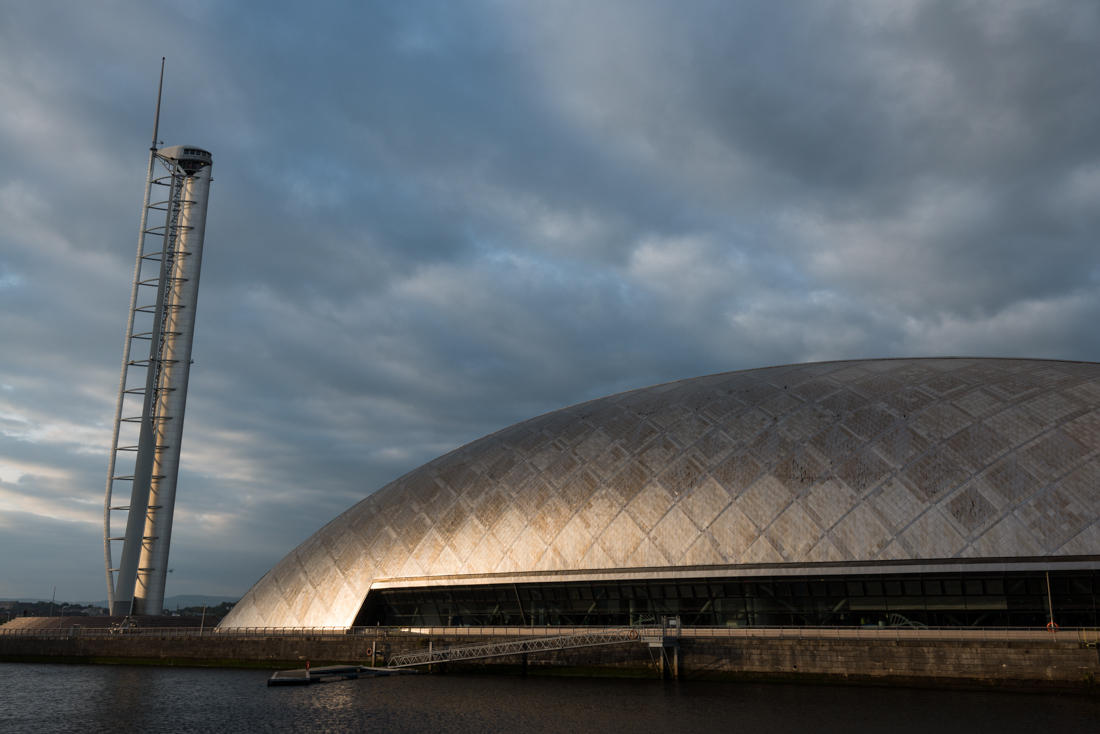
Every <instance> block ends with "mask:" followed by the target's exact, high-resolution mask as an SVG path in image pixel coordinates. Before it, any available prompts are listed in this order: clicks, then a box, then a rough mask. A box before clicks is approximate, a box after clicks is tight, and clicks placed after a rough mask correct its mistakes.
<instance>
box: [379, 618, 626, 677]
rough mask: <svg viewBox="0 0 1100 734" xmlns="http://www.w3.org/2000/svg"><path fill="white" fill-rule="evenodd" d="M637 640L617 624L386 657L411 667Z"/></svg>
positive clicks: (394, 664) (396, 664)
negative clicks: (559, 635) (560, 634)
mask: <svg viewBox="0 0 1100 734" xmlns="http://www.w3.org/2000/svg"><path fill="white" fill-rule="evenodd" d="M639 639H640V638H639V636H638V630H636V629H634V628H633V627H620V628H614V629H605V630H599V631H595V632H585V633H583V634H577V635H565V636H562V637H533V638H532V637H529V638H527V639H524V640H512V641H508V642H489V643H486V644H484V645H467V646H464V647H449V648H443V649H441V650H435V649H432V648H430V647H429V648H428V649H427V650H425V651H422V652H421V651H418V652H407V653H402V654H399V655H393V656H392V657H391V658H390V663H389V667H391V668H411V667H413V666H416V665H430V664H432V663H447V662H458V661H465V660H484V659H485V658H501V657H506V656H508V655H524V654H528V653H540V652H554V651H557V650H572V649H575V648H579V647H597V646H599V645H618V644H621V643H625V642H638V641H639ZM429 644H430V643H429Z"/></svg>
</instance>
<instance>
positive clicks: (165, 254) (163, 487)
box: [103, 60, 212, 615]
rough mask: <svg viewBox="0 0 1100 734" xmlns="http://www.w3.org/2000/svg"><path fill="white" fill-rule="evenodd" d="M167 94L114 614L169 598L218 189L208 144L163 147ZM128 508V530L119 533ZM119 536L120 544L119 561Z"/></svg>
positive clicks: (138, 274) (111, 489) (135, 346)
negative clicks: (195, 347) (206, 241)
mask: <svg viewBox="0 0 1100 734" xmlns="http://www.w3.org/2000/svg"><path fill="white" fill-rule="evenodd" d="M163 81H164V64H163V60H162V61H161V86H163ZM160 96H161V95H160V90H159V89H158V91H157V112H156V117H155V120H154V123H153V143H152V146H151V147H150V149H149V150H150V153H149V172H148V175H147V177H146V185H145V202H144V205H143V207H142V211H141V226H140V228H139V235H138V248H137V258H136V262H135V264H134V283H133V288H132V290H131V293H130V312H129V319H128V322H127V326H126V340H125V344H124V347H123V352H122V376H121V378H120V380H119V391H118V402H117V403H116V408H115V422H114V432H113V436H112V439H111V453H110V459H109V461H108V469H107V491H106V496H105V499H104V508H103V550H104V561H105V568H106V573H107V596H108V600H109V603H110V607H111V614H113V615H125V614H144V615H158V614H161V612H162V608H163V604H164V583H165V579H166V577H167V573H168V546H169V543H170V541H171V538H172V514H173V508H174V505H175V498H176V477H177V474H178V472H179V459H180V443H181V439H182V437H183V418H184V408H185V406H186V403H187V378H188V372H189V369H190V366H191V342H192V338H193V336H194V331H195V307H196V305H197V303H198V293H199V270H200V268H201V266H202V247H203V235H204V232H205V229H206V206H207V200H208V197H209V194H210V181H211V171H212V169H211V163H212V159H211V156H210V153H209V152H207V151H206V150H204V149H202V148H199V147H196V146H191V145H176V146H173V147H170V148H162V149H158V148H157V145H158V143H157V133H158V128H159V126H160ZM131 462H132V463H131ZM116 484H121V485H123V486H125V485H129V501H128V502H126V501H125V500H123V501H118V500H120V499H122V498H121V497H118V496H117V495H119V494H121V495H123V496H125V490H121V491H119V492H116V491H115V489H116ZM122 514H124V515H125V528H126V529H125V532H124V534H122V535H112V530H111V527H112V520H115V524H116V525H118V526H121V524H122V517H121V515H122ZM112 543H121V544H122V548H121V551H120V554H119V560H118V565H117V566H115V565H114V563H113V561H112V559H113V557H114V553H112Z"/></svg>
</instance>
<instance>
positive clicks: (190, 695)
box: [0, 663, 1100, 734]
mask: <svg viewBox="0 0 1100 734" xmlns="http://www.w3.org/2000/svg"><path fill="white" fill-rule="evenodd" d="M0 675H3V680H4V681H5V687H4V688H3V689H2V690H0V730H2V731H4V732H5V734H11V733H21V732H35V734H41V732H45V731H50V732H53V731H73V732H77V731H79V732H93V733H94V732H114V731H143V732H192V731H193V732H209V731H215V730H216V731H219V732H252V731H271V732H284V731H288V732H289V731H310V732H352V731H355V732H359V731H364V730H370V731H384V732H398V733H400V732H424V731H431V732H433V734H436V733H438V734H447V733H448V732H470V731H478V732H508V734H517V733H520V734H522V733H525V732H560V731H589V730H595V731H598V732H600V734H613V733H614V732H631V733H632V734H636V733H637V732H642V731H654V730H659V729H665V728H667V729H668V730H669V731H675V732H677V734H681V733H689V734H690V733H691V732H714V731H730V730H731V729H736V730H740V731H752V730H766V731H768V732H786V731H792V732H793V731H798V732H806V731H820V732H846V733H850V732H854V731H886V730H888V731H891V732H900V733H902V734H905V733H906V732H914V734H916V733H918V732H919V734H927V732H928V731H929V728H930V727H932V728H934V729H935V731H937V732H944V733H945V734H951V733H952V732H967V733H968V734H973V732H983V731H996V732H998V733H999V734H1011V733H1012V732H1029V733H1030V732H1035V731H1042V730H1048V729H1051V728H1052V727H1058V728H1059V729H1062V730H1066V731H1090V730H1094V729H1095V725H1096V721H1097V720H1098V717H1100V701H1098V700H1096V699H1095V698H1090V697H1078V696H1057V695H1038V694H1032V695H1023V694H1004V693H986V692H966V691H933V690H919V689H914V690H908V689H888V688H856V687H836V686H794V685H751V684H737V683H713V682H698V681H687V682H680V683H676V682H662V681H657V680H611V679H582V678H541V677H531V678H518V677H498V676H473V675H468V676H458V675H448V676H415V677H414V676H407V677H399V678H380V679H364V680H358V681H344V682H338V683H331V684H324V685H314V686H310V687H306V688H268V687H267V686H266V680H267V677H268V675H269V672H267V671H248V670H206V669H197V668H191V669H175V668H154V667H136V666H84V665H72V666H64V665H24V664H15V663H4V664H0Z"/></svg>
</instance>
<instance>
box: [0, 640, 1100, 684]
mask: <svg viewBox="0 0 1100 734" xmlns="http://www.w3.org/2000/svg"><path fill="white" fill-rule="evenodd" d="M489 641H491V640H490V638H476V637H465V636H463V637H447V636H436V637H433V638H432V645H433V648H434V649H436V650H439V649H442V648H446V647H460V646H466V645H475V644H479V643H483V642H489ZM426 647H427V640H426V638H424V637H412V636H402V635H393V636H377V637H376V636H373V635H328V636H316V637H309V636H303V637H247V638H231V637H221V636H218V637H156V636H151V635H148V634H145V635H142V636H133V637H130V636H126V635H114V636H107V637H104V636H98V637H97V636H82V635H75V636H70V637H60V638H55V639H44V638H35V637H23V636H16V635H0V661H57V662H118V663H124V662H129V663H153V664H165V665H233V666H252V667H270V668H278V667H303V666H304V663H305V661H310V662H311V664H312V665H314V666H316V665H321V664H325V663H358V664H372V663H373V664H376V665H384V664H385V663H386V661H387V660H388V659H389V656H390V655H394V654H397V653H400V652H408V651H415V650H424V649H426ZM661 656H662V652H661V650H660V649H654V650H651V649H650V648H648V647H647V646H646V645H645V644H641V643H637V642H633V643H625V644H619V645H608V646H603V647H593V648H580V649H574V650H559V651H556V652H552V653H540V654H533V653H532V654H530V655H528V656H527V657H528V659H527V661H526V666H524V665H523V663H524V661H523V659H522V656H519V655H516V656H512V657H504V658H494V659H490V660H482V661H476V662H470V663H463V664H456V663H449V664H448V666H449V670H451V671H456V672H457V671H462V670H475V669H476V670H485V671H499V672H517V671H519V670H521V669H526V670H527V671H528V672H530V673H533V674H534V673H547V674H580V675H631V676H654V677H656V676H657V675H660V674H661V673H660V671H661V663H660V661H661ZM664 667H665V670H666V671H668V672H675V673H676V674H678V675H679V677H681V678H684V679H688V680H691V679H731V680H733V679H740V680H777V681H789V682H823V683H824V682H835V683H872V684H884V685H927V686H949V687H974V688H1011V689H1024V690H1064V691H1078V692H1082V693H1086V692H1087V693H1100V652H1098V648H1097V647H1096V646H1094V645H1089V644H1086V643H1084V642H1081V641H1056V640H1051V641H1042V642H1037V641H1027V642H1019V641H991V640H985V641H977V640H974V641H942V640H940V641H937V640H932V641H924V640H900V641H895V640H873V641H872V640H843V639H840V640H825V639H803V640H799V639H760V638H741V639H736V638H734V639H728V638H727V639H690V638H685V639H682V640H681V641H680V643H679V653H678V654H676V653H675V652H674V651H672V650H669V651H668V655H667V657H666V663H665V666H664ZM440 668H441V666H436V669H437V670H438V669H440Z"/></svg>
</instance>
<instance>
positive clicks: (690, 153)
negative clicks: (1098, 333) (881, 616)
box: [0, 0, 1100, 599]
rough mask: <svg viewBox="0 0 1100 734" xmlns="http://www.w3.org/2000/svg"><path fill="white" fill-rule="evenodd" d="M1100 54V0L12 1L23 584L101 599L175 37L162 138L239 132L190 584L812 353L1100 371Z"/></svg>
mask: <svg viewBox="0 0 1100 734" xmlns="http://www.w3.org/2000/svg"><path fill="white" fill-rule="evenodd" d="M1098 40H1100V11H1098V10H1097V8H1096V6H1095V4H1094V3H1090V2H1065V3H1058V4H1051V3H1042V2H979V1H974V2H947V1H946V0H914V1H913V2H904V3H888V4H885V3H878V2H860V3H852V2H812V3H798V2H793V3H768V2H745V3H737V4H730V3H721V2H707V1H705V0H704V1H701V2H694V3H690V4H688V5H684V4H683V3H672V2H666V1H664V0H641V1H638V0H631V1H630V2H626V1H625V0H619V1H616V0H599V1H597V2H559V3H552V4H531V3H513V2H502V1H501V0H485V1H484V2H472V3H464V4H454V3H449V2H442V1H439V2H424V3H415V4H408V3H404V4H394V3H385V2H370V3H329V4H325V5H323V6H318V7H315V8H310V9H309V11H308V12H306V11H304V10H303V9H301V8H300V7H299V6H298V4H296V3H289V2H272V3H264V4H263V5H262V6H260V5H259V4H257V3H255V2H248V1H245V0H238V1H237V2H219V3H211V2H204V3H177V2H167V1H166V2H160V3H138V2H134V1H132V0H123V1H122V2H118V3H113V4H111V5H109V6H93V5H89V4H87V3H77V2H65V1H63V0H53V1H49V2H42V3H36V4H22V5H16V6H12V7H9V8H6V10H5V23H4V24H3V25H2V26H0V95H2V96H3V98H4V99H5V104H4V105H3V106H0V166H2V170H4V172H5V175H4V179H3V181H2V182H0V312H2V313H3V315H4V316H3V318H2V319H0V345H2V348H0V523H3V524H4V527H6V528H16V527H20V528H27V529H28V530H27V531H26V532H28V533H29V532H31V531H32V530H33V531H35V532H39V531H40V532H60V530H59V529H65V530H67V531H69V532H67V534H66V540H65V542H64V543H57V544H53V545H50V544H48V543H47V544H44V545H42V544H40V545H41V547H39V546H35V547H36V548H37V550H36V552H35V553H34V554H28V553H24V552H23V550H22V549H21V546H20V544H21V543H24V542H25V540H26V539H25V537H24V535H25V533H24V531H23V530H20V531H19V533H16V534H11V533H7V532H4V533H0V553H3V554H5V557H16V555H18V557H20V558H24V559H26V560H25V561H23V562H22V563H21V565H20V568H19V569H10V570H7V569H6V570H4V571H0V585H2V586H3V587H4V588H5V590H6V592H5V593H9V592H8V591H7V590H10V594H11V595H19V594H23V595H28V596H30V595H34V596H43V595H44V594H45V592H44V591H42V590H41V589H39V588H38V586H36V585H35V584H36V583H37V582H36V581H35V579H41V578H48V577H50V574H53V573H56V572H57V569H70V568H79V569H80V572H79V573H76V572H75V571H74V572H72V579H73V580H72V583H71V586H70V588H73V589H75V590H74V591H73V592H72V594H73V597H74V598H77V597H79V598H86V599H94V598H103V597H104V596H105V594H104V593H103V581H102V574H101V572H100V568H101V566H100V565H99V564H98V563H92V562H91V561H89V560H88V559H89V558H91V559H93V560H94V557H95V556H96V555H97V554H98V553H99V547H100V544H101V540H100V528H99V526H98V523H99V517H98V513H100V509H98V508H100V507H101V504H100V503H101V502H102V490H103V485H104V481H105V478H106V476H105V472H106V463H107V456H106V454H107V443H108V441H109V437H110V433H111V418H112V415H113V410H114V403H115V391H116V389H117V387H116V386H117V384H118V374H119V372H118V371H119V357H120V352H121V350H120V346H121V341H122V336H123V330H124V327H125V318H126V308H127V303H128V298H129V289H130V280H131V277H132V275H131V274H132V272H133V257H134V245H135V241H136V236H135V235H136V232H135V230H136V225H137V223H138V215H139V213H140V212H139V203H140V197H141V194H142V191H143V177H144V174H145V168H146V165H147V162H148V158H147V156H148V151H147V147H148V145H147V141H148V140H149V136H150V133H151V129H150V126H151V124H152V113H153V101H154V96H153V95H154V94H155V89H154V87H155V84H156V75H157V71H158V62H159V59H160V57H161V56H167V57H168V61H167V67H166V72H165V96H164V107H163V112H162V119H161V128H160V137H161V139H163V140H164V141H165V143H166V144H169V145H171V144H175V143H179V142H184V143H194V144H196V145H201V146H203V147H205V148H207V149H209V150H211V151H212V152H213V154H214V183H213V187H212V195H211V202H210V211H209V219H208V226H207V247H206V252H205V254H204V263H203V274H202V284H201V293H200V303H199V309H198V313H197V329H196V337H195V345H194V357H195V364H194V366H193V369H192V374H191V384H190V393H189V404H188V413H187V427H186V430H185V439H184V449H183V459H182V466H181V475H180V482H179V494H178V500H177V510H176V516H177V521H176V526H175V529H174V535H173V551H172V564H173V567H174V568H175V569H176V570H175V572H174V573H173V575H172V577H170V579H169V589H168V593H169V594H173V593H184V592H185V591H186V592H188V593H211V594H213V593H219V594H233V593H241V592H243V591H244V590H245V589H246V588H247V587H248V586H249V585H250V584H251V583H252V582H253V581H254V580H255V579H256V578H258V577H259V575H261V574H262V573H263V572H264V571H266V570H267V569H268V568H270V567H271V565H273V564H274V562H275V561H277V560H278V559H279V558H280V557H282V556H283V555H284V554H285V553H286V552H288V551H289V550H290V549H291V548H293V546H294V545H296V544H297V543H298V542H300V541H301V540H304V539H305V538H306V537H308V535H310V534H311V533H312V532H313V531H314V530H316V529H317V528H319V527H320V526H321V525H322V524H324V523H325V522H326V521H328V520H329V519H331V518H332V517H334V516H335V515H336V514H337V513H339V512H341V511H342V510H344V509H346V508H347V507H349V506H350V505H352V504H354V503H355V502H356V501H358V500H359V499H361V498H362V497H363V496H365V495H366V494H368V493H369V492H371V491H374V490H375V489H377V488H378V487H380V486H382V485H384V484H386V483H387V482H389V481H391V480H393V479H395V478H396V477H398V476H400V475H401V474H403V473H405V472H407V471H409V470H411V469H413V468H415V467H416V466H418V465H419V464H420V463H422V462H424V461H427V460H429V459H431V458H434V457H435V456H437V455H439V454H441V453H443V452H445V451H447V450H449V449H451V448H454V447H456V446H458V445H460V444H462V443H464V442H467V441H470V440H473V439H475V438H478V437H480V436H481V435H484V434H486V433H489V432H491V431H494V430H497V429H499V428H502V427H505V426H507V425H510V424H511V423H514V422H516V421H519V420H522V419H525V418H529V417H532V416H534V415H537V414H540V413H543V412H546V411H549V410H553V409H556V408H559V407H563V406H564V405H567V404H571V403H576V402H580V401H582V400H586V399H589V398H594V397H599V396H601V395H605V394H608V393H612V392H616V391H619V390H625V389H630V388H634V387H640V386H643V385H647V384H652V383H656V382H662V381H666V380H672V379H678V378H685V377H691V376H695V375H700V374H706V373H710V372H718V371H724V370H731V369H741V368H750V367H762V366H767V365H770V364H776V363H790V362H798V361H803V360H815V359H843V358H856V357H869V356H917V355H942V354H961V353H969V354H984V355H1006V356H1025V357H1060V358H1068V359H1094V358H1095V355H1096V353H1097V349H1096V348H1097V346H1098V345H1097V338H1096V337H1095V336H1094V335H1093V331H1094V329H1093V328H1092V324H1094V323H1095V322H1096V316H1097V313H1098V310H1100V299H1098V297H1097V287H1096V286H1097V273H1098V263H1097V254H1096V248H1095V242H1094V240H1095V232H1096V231H1097V230H1098V229H1100V226H1098V225H1100V206H1098V204H1100V173H1098V172H1100V132H1098V131H1100V77H1098V76H1097V75H1096V74H1095V73H1094V72H1093V70H1094V69H1096V68H1097V67H1098V63H1097V62H1098V61H1100V59H1098V58H1097V56H1098V55H1100V50H1098V49H1100V44H1098V43H1097V41H1098ZM78 555H79V556H80V558H81V561H80V563H82V564H84V565H83V566H80V565H79V564H77V565H73V559H74V558H75V557H77V556H78ZM84 566H87V568H85V567H84ZM66 573H69V572H68V571H66ZM66 583H68V582H66ZM59 594H60V591H59Z"/></svg>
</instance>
